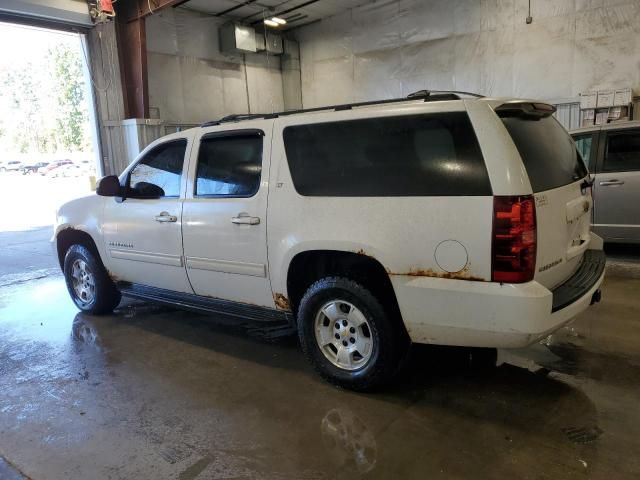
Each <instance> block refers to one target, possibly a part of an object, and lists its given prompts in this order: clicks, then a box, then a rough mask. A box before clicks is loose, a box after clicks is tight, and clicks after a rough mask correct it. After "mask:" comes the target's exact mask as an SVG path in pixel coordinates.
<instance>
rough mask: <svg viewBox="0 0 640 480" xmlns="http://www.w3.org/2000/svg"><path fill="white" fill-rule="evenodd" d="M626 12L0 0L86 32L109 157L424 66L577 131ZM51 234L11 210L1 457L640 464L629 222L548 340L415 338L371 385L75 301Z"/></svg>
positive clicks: (630, 11) (233, 474) (230, 333)
mask: <svg viewBox="0 0 640 480" xmlns="http://www.w3.org/2000/svg"><path fill="white" fill-rule="evenodd" d="M274 17H275V18H276V19H278V20H280V19H282V20H284V22H283V23H280V22H274V21H272V20H271V19H273V18H274ZM638 18H640V1H638V0H615V1H614V0H530V1H529V0H478V1H475V0H448V1H447V0H119V1H117V2H113V4H111V2H106V1H102V2H101V1H98V2H95V1H91V0H90V1H89V2H86V1H84V0H3V1H2V2H0V21H1V22H6V23H12V24H21V25H29V26H35V27H40V28H48V29H56V30H63V31H66V32H74V33H76V34H77V35H79V36H80V38H81V39H82V41H83V44H84V45H85V46H86V49H87V60H88V70H89V71H88V75H89V77H90V80H91V84H92V88H91V92H92V105H93V109H94V115H95V118H94V123H95V127H96V128H95V129H96V140H97V142H96V143H97V149H98V152H99V155H98V158H99V160H98V165H97V170H98V172H99V175H112V174H119V173H121V172H122V171H123V170H124V168H125V167H126V166H127V165H128V164H130V163H131V162H132V161H133V160H134V159H135V158H136V156H137V155H138V154H139V153H140V152H141V151H142V150H143V149H144V148H145V147H146V146H147V145H148V144H149V143H151V142H152V141H153V140H155V139H157V138H159V137H161V136H163V135H166V134H170V133H174V132H178V131H182V130H185V129H188V128H192V127H197V126H199V125H201V124H203V123H205V122H208V121H212V120H216V119H221V118H223V117H225V116H228V115H234V114H255V113H264V114H269V113H273V112H283V111H289V110H298V109H308V108H314V107H319V106H326V105H339V104H345V103H353V102H366V101H372V100H381V99H390V98H403V97H406V96H407V95H409V94H411V93H413V92H416V91H420V90H424V89H427V90H432V91H454V90H455V91H468V92H475V93H479V94H482V95H486V96H490V97H518V98H534V99H540V100H543V101H545V102H548V103H551V104H553V105H554V106H555V107H556V109H557V111H556V114H555V115H556V118H557V119H558V120H559V121H560V123H561V124H562V125H563V126H564V127H565V128H566V129H567V130H569V131H572V130H576V129H580V128H585V127H590V126H597V125H600V124H609V123H611V124H615V123H617V122H620V124H623V123H624V124H632V122H635V121H637V120H640V97H636V96H634V93H637V94H639V95H640V22H638ZM265 21H266V22H267V23H265ZM268 22H271V25H269V24H268ZM247 32H249V33H250V35H247ZM247 39H249V40H247ZM0 55H2V54H0ZM619 99H622V100H620V101H618V100H619ZM637 127H638V129H637V130H636V134H637V135H639V136H640V123H638V125H637ZM0 153H1V152H0ZM594 155H595V154H594ZM636 155H638V156H639V157H638V158H640V152H636ZM638 162H639V164H640V161H638ZM639 170H640V168H639ZM636 173H637V172H636ZM2 175H9V173H3V174H2ZM638 175H640V173H638ZM636 185H637V184H636ZM632 193H633V194H634V195H635V199H640V191H635V192H632ZM0 198H2V203H3V205H5V207H3V209H4V208H7V207H6V206H8V205H9V203H7V202H10V200H11V199H10V198H7V197H5V196H3V197H0ZM632 198H634V197H629V202H630V203H633V200H632ZM636 204H637V202H636ZM15 208H18V209H19V208H20V207H19V206H16V207H15ZM51 208H53V206H51ZM635 215H636V217H635V218H636V219H640V213H638V212H637V211H636V214H635ZM634 220H635V219H633V218H630V219H629V220H628V222H627V223H629V224H633V223H634ZM52 223H53V219H52ZM635 223H639V222H635ZM639 228H640V227H639ZM50 233H51V232H50V230H46V231H43V230H37V231H35V233H34V231H22V232H15V231H7V232H0V246H1V247H2V255H1V257H0V392H1V393H0V478H2V479H4V478H6V479H14V478H15V479H23V478H27V479H33V480H41V479H76V478H77V479H89V478H91V479H102V478H104V479H107V478H110V479H131V478H175V479H180V480H187V479H209V478H211V479H213V478H215V479H218V478H228V479H232V478H234V479H235V478H238V479H239V478H247V479H254V478H256V479H257V478H261V479H262V478H264V479H284V478H291V479H316V478H317V479H324V478H357V477H365V478H407V479H409V478H456V479H457V478H460V479H462V478H532V479H573V478H576V479H578V478H594V479H599V478H611V477H613V478H616V479H627V478H628V479H635V478H638V477H639V476H640V457H639V456H638V452H640V437H639V436H638V431H639V430H640V409H638V404H639V402H640V298H639V296H638V294H637V292H638V291H639V289H640V253H639V252H640V250H639V249H638V245H637V244H635V245H633V244H631V243H630V242H622V243H611V244H606V245H605V251H606V252H607V257H608V260H607V270H606V278H605V282H604V284H603V287H602V301H601V302H600V303H598V304H596V305H593V306H592V307H590V308H589V309H588V310H587V311H585V312H584V313H582V314H580V315H579V316H578V317H577V318H576V320H575V321H574V322H573V323H571V324H570V325H568V326H566V327H564V328H562V329H561V330H559V331H558V332H556V333H554V334H553V335H551V336H550V337H548V338H547V339H545V340H544V342H542V343H540V344H536V345H534V346H533V347H531V348H529V349H527V350H526V351H514V352H512V351H498V352H497V360H498V361H497V364H498V365H497V366H496V362H495V360H496V356H494V353H495V352H485V351H481V350H471V349H464V348H454V347H437V346H425V345H414V346H413V348H412V351H411V353H410V355H409V358H408V360H407V362H406V365H405V367H404V369H403V370H402V372H401V375H400V376H399V378H398V379H397V381H395V382H394V383H393V385H392V386H390V387H389V388H388V389H386V390H385V391H382V392H379V393H373V394H363V393H355V392H351V391H348V390H343V389H339V388H335V387H333V386H331V385H330V384H328V383H325V382H323V381H322V380H321V379H320V378H319V377H317V376H316V375H315V374H314V373H313V370H312V368H311V367H310V366H309V365H308V364H307V363H306V362H305V361H304V358H303V355H302V353H301V351H300V348H299V346H298V343H297V337H296V336H295V335H291V334H287V335H284V334H282V335H280V334H277V333H274V332H273V331H271V330H270V329H269V328H266V327H262V326H258V327H256V325H253V324H248V323H245V322H230V321H228V320H226V319H219V318H212V317H211V316H206V315H202V314H196V313H190V312H184V311H180V310H177V309H174V308H170V307H164V306H158V305H153V304H150V303H145V302H142V301H132V300H126V301H123V303H122V304H121V305H120V307H119V308H118V309H117V310H116V312H115V313H114V314H113V315H107V316H100V317H98V316H90V315H86V314H83V313H79V312H78V309H77V308H76V307H75V305H74V304H73V302H72V301H71V300H70V299H69V297H68V295H67V291H66V287H65V282H64V278H63V276H62V274H61V272H60V270H59V266H58V263H57V262H58V261H57V259H56V258H55V255H54V254H53V253H52V252H51V247H50V245H49V238H50V236H51V235H50ZM289 333H290V332H289Z"/></svg>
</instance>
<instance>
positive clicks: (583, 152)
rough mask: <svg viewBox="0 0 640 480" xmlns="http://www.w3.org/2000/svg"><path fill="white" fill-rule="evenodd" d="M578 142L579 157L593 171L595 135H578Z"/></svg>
mask: <svg viewBox="0 0 640 480" xmlns="http://www.w3.org/2000/svg"><path fill="white" fill-rule="evenodd" d="M574 140H575V142H576V148H577V149H578V155H580V158H582V161H583V162H584V164H585V165H586V166H587V168H589V169H591V170H593V166H592V165H591V146H592V144H593V134H591V133H589V134H587V135H577V136H575V137H574Z"/></svg>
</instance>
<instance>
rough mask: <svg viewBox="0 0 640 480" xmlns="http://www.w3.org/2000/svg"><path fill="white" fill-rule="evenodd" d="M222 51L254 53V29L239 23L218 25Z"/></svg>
mask: <svg viewBox="0 0 640 480" xmlns="http://www.w3.org/2000/svg"><path fill="white" fill-rule="evenodd" d="M220 51H221V52H222V53H256V51H257V49H256V31H255V30H254V29H253V27H249V26H247V25H240V24H239V23H225V24H224V25H222V26H221V27H220Z"/></svg>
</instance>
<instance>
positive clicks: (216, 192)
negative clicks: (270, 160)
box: [195, 132, 262, 197]
mask: <svg viewBox="0 0 640 480" xmlns="http://www.w3.org/2000/svg"><path fill="white" fill-rule="evenodd" d="M261 173H262V132H260V133H251V134H234V135H230V136H219V135H211V136H206V135H205V136H204V137H203V138H202V141H201V142H200V150H199V152H198V168H197V171H196V190H195V195H196V196H200V197H201V196H209V197H211V196H213V197H220V196H225V197H251V196H253V195H255V194H256V192H257V191H258V188H259V187H260V176H261Z"/></svg>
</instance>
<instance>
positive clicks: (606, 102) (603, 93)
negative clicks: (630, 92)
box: [597, 90, 615, 108]
mask: <svg viewBox="0 0 640 480" xmlns="http://www.w3.org/2000/svg"><path fill="white" fill-rule="evenodd" d="M614 95H615V91H614V90H598V105H597V107H598V108H602V107H613V97H614Z"/></svg>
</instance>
